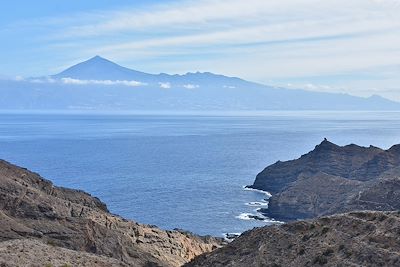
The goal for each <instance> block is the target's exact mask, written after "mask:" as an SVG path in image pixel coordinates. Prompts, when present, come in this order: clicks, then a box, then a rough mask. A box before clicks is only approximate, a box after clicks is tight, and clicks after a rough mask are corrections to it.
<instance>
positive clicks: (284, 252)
mask: <svg viewBox="0 0 400 267" xmlns="http://www.w3.org/2000/svg"><path fill="white" fill-rule="evenodd" d="M399 233H400V215H399V213H398V212H368V211H364V212H352V213H348V214H339V215H333V216H330V217H323V218H319V219H314V220H309V221H299V222H291V223H288V224H283V225H280V226H266V227H262V228H255V229H253V230H250V231H247V232H245V233H243V234H242V235H241V236H240V237H238V238H237V239H235V240H234V241H233V242H232V243H230V244H228V245H226V246H224V247H223V248H220V249H217V250H215V251H213V252H211V253H206V254H203V255H201V256H199V257H197V258H195V259H194V260H193V261H192V262H190V263H188V264H186V265H185V266H186V267H203V266H204V267H206V266H207V267H208V266H213V267H222V266H224V267H235V266H238V267H239V266H271V267H272V266H274V267H278V266H285V267H286V266H288V267H290V266H293V267H298V266H321V265H323V266H400V235H399Z"/></svg>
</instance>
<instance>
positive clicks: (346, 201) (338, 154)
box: [250, 139, 400, 220]
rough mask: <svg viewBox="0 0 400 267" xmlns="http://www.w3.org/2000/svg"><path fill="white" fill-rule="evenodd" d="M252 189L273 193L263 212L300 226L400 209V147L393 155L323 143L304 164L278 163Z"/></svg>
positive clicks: (370, 148) (260, 174)
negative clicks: (303, 222)
mask: <svg viewBox="0 0 400 267" xmlns="http://www.w3.org/2000/svg"><path fill="white" fill-rule="evenodd" d="M250 187H251V188H255V189H261V190H265V191H268V192H271V193H272V197H271V198H270V200H269V206H268V209H262V210H261V212H263V213H265V214H266V215H267V216H269V217H272V218H275V219H279V220H296V219H306V218H313V217H317V216H323V215H330V214H335V213H342V212H347V211H353V210H383V211H389V210H397V209H399V208H400V145H395V146H393V147H391V148H390V149H388V150H382V149H380V148H377V147H373V146H370V147H360V146H357V145H354V144H352V145H348V146H343V147H342V146H338V145H335V144H333V143H331V142H329V141H328V140H326V139H325V140H324V141H323V142H322V143H321V144H319V145H317V146H316V147H315V149H314V150H313V151H311V152H309V153H308V154H305V155H303V156H301V157H300V158H299V159H296V160H291V161H286V162H280V161H278V162H276V163H275V164H272V165H270V166H268V167H267V168H265V169H264V170H263V171H262V172H261V173H259V174H258V175H257V177H256V180H255V182H254V184H253V185H252V186H250Z"/></svg>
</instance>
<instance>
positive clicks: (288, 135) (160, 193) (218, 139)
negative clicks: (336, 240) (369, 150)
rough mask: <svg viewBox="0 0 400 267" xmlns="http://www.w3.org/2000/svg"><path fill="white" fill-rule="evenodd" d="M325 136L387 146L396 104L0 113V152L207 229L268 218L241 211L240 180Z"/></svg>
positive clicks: (122, 206) (64, 180)
mask: <svg viewBox="0 0 400 267" xmlns="http://www.w3.org/2000/svg"><path fill="white" fill-rule="evenodd" d="M324 137H326V138H328V139H329V140H331V141H333V142H335V143H337V144H341V145H344V144H348V143H357V144H360V145H365V146H369V145H370V144H372V145H375V146H379V147H382V148H388V147H390V146H391V145H393V144H395V143H400V113H397V112H385V113H376V112H375V113H373V112H358V113H353V112H322V113H321V112H264V113H263V112H260V113H242V114H227V113H226V114H219V115H210V114H203V115H154V114H153V115H143V114H133V113H132V114H108V115H105V114H79V113H77V114H44V113H43V114H12V113H2V114H0V158H2V159H5V160H8V161H10V162H12V163H15V164H18V165H21V166H24V167H27V168H29V169H30V170H33V171H35V172H38V173H40V174H41V175H42V176H43V177H45V178H48V179H50V180H52V181H53V182H54V183H55V184H56V185H59V186H65V187H71V188H79V189H82V190H85V191H87V192H89V193H91V194H92V195H95V196H97V197H99V198H100V199H101V200H103V201H104V202H105V203H107V205H108V207H109V209H110V210H111V212H113V213H116V214H119V215H122V216H124V217H127V218H130V219H134V220H136V221H138V222H141V223H148V224H155V225H158V226H160V227H162V228H165V229H173V228H182V229H186V230H189V231H193V232H195V233H198V234H211V235H216V236H221V235H222V234H223V233H227V232H229V233H232V232H243V231H244V230H247V229H251V228H253V227H255V226H261V225H265V224H268V223H269V222H268V221H264V222H261V221H255V220H245V219H248V218H247V217H246V216H245V215H246V214H257V213H256V211H255V210H256V209H257V205H256V204H257V203H252V204H253V205H251V204H249V203H250V202H260V201H261V200H262V199H263V198H265V195H264V194H262V193H257V192H251V191H245V190H243V188H242V187H243V186H244V185H248V184H252V182H253V180H254V178H255V176H256V174H257V173H258V172H259V171H261V170H262V169H263V168H264V167H266V166H267V165H269V164H271V163H274V162H276V161H277V160H288V159H293V158H297V157H299V156H300V155H301V154H304V153H306V152H308V151H310V150H311V149H313V148H314V146H315V145H317V144H318V143H320V142H321V141H322V139H323V138H324ZM246 203H247V204H246ZM258 204H263V203H258Z"/></svg>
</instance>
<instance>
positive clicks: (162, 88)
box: [0, 56, 400, 111]
mask: <svg viewBox="0 0 400 267" xmlns="http://www.w3.org/2000/svg"><path fill="white" fill-rule="evenodd" d="M0 96H1V97H0V109H2V110H94V111H124V110H152V111H155V110H162V111H165V110H167V111H191V110H192V111H193V110H194V111H204V110H208V111H209V110H215V111H232V110H236V111H241V110H250V111H252V110H400V103H398V102H394V101H391V100H388V99H385V98H383V97H380V96H377V95H373V96H371V97H368V98H363V97H356V96H351V95H348V94H339V93H322V92H312V91H306V90H300V89H298V90H294V89H285V88H276V87H271V86H267V85H263V84H259V83H254V82H249V81H245V80H243V79H240V78H236V77H227V76H223V75H217V74H213V73H210V72H203V73H200V72H196V73H186V74H183V75H178V74H175V75H170V74H165V73H161V74H149V73H144V72H140V71H136V70H131V69H128V68H125V67H122V66H120V65H118V64H115V63H113V62H111V61H109V60H107V59H104V58H102V57H100V56H95V57H93V58H91V59H89V60H87V61H84V62H81V63H79V64H76V65H74V66H72V67H70V68H68V69H66V70H65V71H62V72H61V73H58V74H55V75H49V76H42V77H32V78H25V79H22V78H20V79H14V80H12V79H4V78H3V79H0Z"/></svg>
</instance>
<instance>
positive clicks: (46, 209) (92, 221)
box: [0, 160, 223, 267]
mask: <svg viewBox="0 0 400 267" xmlns="http://www.w3.org/2000/svg"><path fill="white" fill-rule="evenodd" d="M222 244H223V241H222V240H221V239H218V238H213V237H200V236H196V235H194V234H191V233H187V232H183V231H165V230H161V229H159V228H157V227H155V226H151V225H143V224H139V223H136V222H133V221H130V220H126V219H124V218H122V217H119V216H117V215H114V214H111V213H110V212H109V211H108V209H107V206H106V205H105V204H104V203H103V202H101V201H100V200H99V199H97V198H95V197H92V196H91V195H89V194H87V193H85V192H83V191H79V190H72V189H67V188H61V187H57V186H55V185H53V184H52V183H51V182H50V181H48V180H46V179H44V178H42V177H40V176H39V175H38V174H36V173H33V172H30V171H28V170H26V169H24V168H20V167H17V166H15V165H13V164H10V163H8V162H6V161H2V160H0V266H2V267H3V266H181V265H182V264H184V263H186V262H188V261H190V260H191V259H193V258H194V257H195V256H198V255H200V254H202V253H204V252H210V251H212V250H214V249H216V248H218V247H220V246H221V245H222Z"/></svg>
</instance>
